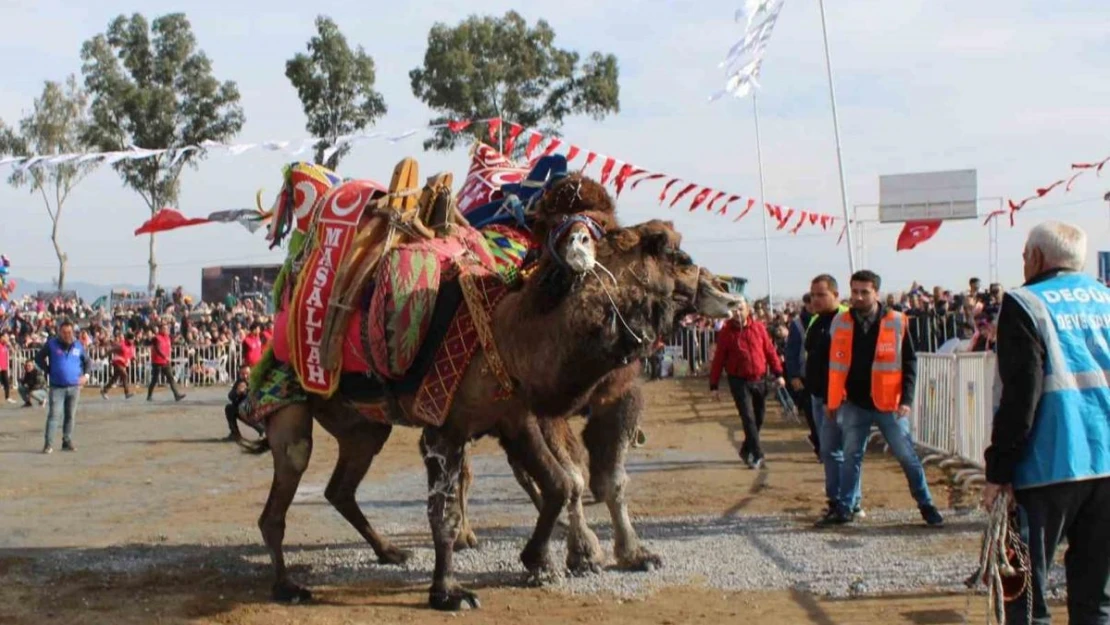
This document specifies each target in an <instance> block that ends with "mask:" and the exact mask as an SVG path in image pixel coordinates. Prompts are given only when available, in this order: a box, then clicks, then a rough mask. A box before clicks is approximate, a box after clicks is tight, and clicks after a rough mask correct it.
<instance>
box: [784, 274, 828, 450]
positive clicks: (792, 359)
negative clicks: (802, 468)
mask: <svg viewBox="0 0 1110 625" xmlns="http://www.w3.org/2000/svg"><path fill="white" fill-rule="evenodd" d="M812 317H813V309H812V307H811V299H810V294H809V293H806V294H805V295H803V296H802V310H801V312H800V313H799V314H798V315H797V316H796V317H794V319H793V321H791V322H790V329H789V330H788V335H787V338H786V358H785V361H786V378H787V379H788V380H790V396H791V399H793V400H794V405H795V406H797V407H798V410H801V411H802V415H804V416H805V420H806V425H808V426H809V436H808V437H807V438H808V440H809V445H810V447H812V448H813V453H815V454H817V458H818V459H820V458H821V443H820V441H819V440H818V438H817V427H816V425H815V424H814V421H813V408H812V406H811V402H810V397H809V392H808V391H806V387H805V362H806V349H805V337H806V328H808V327H809V322H810V319H811V318H812Z"/></svg>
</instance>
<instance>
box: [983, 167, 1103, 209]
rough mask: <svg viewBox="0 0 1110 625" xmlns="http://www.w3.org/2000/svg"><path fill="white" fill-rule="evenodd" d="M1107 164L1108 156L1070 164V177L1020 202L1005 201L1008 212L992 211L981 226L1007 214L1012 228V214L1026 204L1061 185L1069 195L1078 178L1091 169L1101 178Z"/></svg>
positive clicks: (1039, 190)
mask: <svg viewBox="0 0 1110 625" xmlns="http://www.w3.org/2000/svg"><path fill="white" fill-rule="evenodd" d="M1107 163H1110V156H1108V157H1106V158H1104V159H1102V160H1101V161H1094V162H1089V163H1072V164H1071V170H1072V171H1073V172H1075V173H1073V174H1072V175H1071V176H1070V177H1068V178H1062V179H1059V180H1056V181H1055V182H1053V183H1052V184H1049V185H1047V186H1044V187H1040V188H1038V189H1036V190H1035V191H1033V195H1030V196H1028V197H1025V198H1023V199H1021V200H1018V201H1014V200H1013V199H1007V200H1006V206H1007V208H1008V209H1009V210H1008V211H1007V210H996V211H992V212H991V213H990V214H989V215H987V218H986V219H985V220H984V221H983V225H987V224H989V223H990V221H991V220H992V219H995V218H997V217H1001V216H1002V215H1005V214H1007V213H1009V216H1010V226H1013V225H1014V213H1016V212H1018V211H1019V210H1021V209H1022V208H1024V207H1025V205H1026V204H1028V203H1029V202H1031V201H1033V200H1037V199H1040V198H1042V197H1044V196H1046V195H1048V194H1049V193H1051V192H1052V191H1053V190H1054V189H1056V188H1057V187H1060V186H1061V185H1063V187H1064V193H1071V190H1072V188H1073V187H1074V186H1075V181H1076V180H1077V179H1078V178H1079V177H1080V176H1082V175H1083V174H1085V173H1086V172H1087V171H1089V170H1092V169H1093V170H1095V176H1101V175H1102V168H1103V167H1105V166H1106V164H1107Z"/></svg>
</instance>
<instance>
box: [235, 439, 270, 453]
mask: <svg viewBox="0 0 1110 625" xmlns="http://www.w3.org/2000/svg"><path fill="white" fill-rule="evenodd" d="M236 442H238V443H239V446H240V447H242V448H243V452H244V453H248V454H251V455H252V456H261V455H262V454H264V453H266V452H268V451H270V439H268V438H260V439H258V440H256V441H248V440H246V439H242V438H241V439H239V440H238V441H236Z"/></svg>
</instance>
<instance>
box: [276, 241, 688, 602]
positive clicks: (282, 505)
mask: <svg viewBox="0 0 1110 625" xmlns="http://www.w3.org/2000/svg"><path fill="white" fill-rule="evenodd" d="M679 243H680V237H679V236H678V234H677V233H676V232H674V230H673V229H672V228H670V227H669V226H667V225H666V224H664V223H663V222H659V221H653V222H647V223H645V224H641V225H638V226H635V227H630V228H621V229H617V230H614V231H611V232H609V233H607V234H606V235H605V236H604V237H603V238H602V239H601V240H599V241H598V242H597V252H596V262H597V263H598V264H599V265H601V266H603V267H605V268H606V270H607V271H608V272H609V274H610V275H608V276H603V275H601V274H591V275H589V276H586V277H585V278H581V279H580V278H568V277H567V276H566V274H565V272H563V271H562V269H561V264H562V263H561V261H557V260H555V259H553V258H552V256H553V251H552V250H545V252H544V254H543V257H542V258H541V260H540V261H539V263H538V269H536V271H535V273H534V274H532V275H531V276H530V277H529V278H528V279H526V280H524V282H523V284H522V286H520V287H519V288H518V289H517V290H515V291H512V292H510V293H508V294H507V295H505V297H504V298H503V299H502V300H501V302H500V303H499V304H498V305H497V306H496V308H495V309H494V310H493V312H492V315H491V321H492V334H493V339H494V345H496V351H497V352H499V355H500V360H501V361H502V362H503V365H504V367H505V369H506V371H507V372H508V374H509V375H510V376H511V379H512V381H513V387H512V389H511V394H509V395H508V396H507V397H504V398H502V399H498V400H496V401H491V398H493V397H495V396H497V394H498V392H499V390H500V389H499V382H498V381H497V380H496V379H494V376H490V375H489V373H488V369H487V367H488V366H489V364H490V362H491V357H492V354H487V353H486V352H485V351H484V350H481V349H479V352H478V353H477V354H476V356H475V357H474V359H473V360H472V361H471V363H470V365H469V366H468V368H467V369H466V372H465V374H464V375H463V378H462V383H461V386H460V389H459V391H458V392H457V394H456V395H455V397H454V400H453V404H452V407H451V409H450V411H449V413H448V415H447V418H446V421H445V422H444V423H443V424H442V425H441V426H439V427H425V428H424V432H423V436H422V437H421V445H420V447H421V452H422V455H423V457H424V461H425V466H426V468H427V470H428V484H429V500H428V516H429V523H430V525H431V529H432V536H433V541H434V543H435V551H436V567H435V573H434V579H433V581H432V585H431V588H430V589H429V604H430V605H431V606H432V607H433V608H436V609H445V610H456V609H458V608H460V607H461V606H462V605H464V604H467V605H470V606H472V607H477V606H478V599H477V596H476V595H475V594H474V593H473V592H471V591H469V590H467V589H464V588H463V587H462V586H460V585H459V584H458V582H457V581H455V579H454V577H453V575H452V555H453V546H454V544H455V542H456V539H457V535H458V532H459V529H460V522H461V510H460V499H459V496H458V484H459V474H460V471H461V465H462V458H463V453H464V449H465V445H466V443H467V441H468V440H470V439H472V438H473V437H475V436H477V435H479V434H482V433H485V432H489V431H491V430H494V429H496V430H497V431H498V432H500V433H501V434H502V435H503V436H505V439H506V441H507V444H506V448H507V451H509V453H510V454H511V455H512V456H513V458H514V461H515V462H517V463H518V464H519V465H520V466H523V467H525V468H526V469H527V471H528V473H529V476H530V477H531V478H532V479H534V480H536V482H537V483H538V485H539V488H540V491H541V493H542V498H543V502H544V505H543V509H542V511H541V514H540V518H539V520H538V522H537V524H536V528H535V531H534V533H533V536H532V538H531V540H530V541H529V542H528V545H527V546H526V547H525V549H524V550H523V552H522V553H521V560H522V562H523V563H524V565H525V568H526V569H528V570H529V571H530V572H533V573H537V574H542V573H544V572H548V571H554V570H556V569H555V567H554V566H553V565H552V563H551V562H550V554H549V551H548V542H549V540H550V536H551V532H552V530H553V528H554V525H555V521H556V519H557V517H558V515H559V513H560V512H561V510H562V509H563V507H564V506H565V505H566V503H567V500H568V496H569V495H568V493H570V492H571V490H572V488H573V486H572V485H571V484H569V483H568V478H567V475H566V473H565V471H564V470H563V469H562V466H563V465H562V463H561V462H560V460H559V459H558V458H557V457H556V455H555V454H554V453H553V452H552V451H551V450H550V449H549V448H548V446H547V445H546V443H545V442H544V437H543V434H542V432H541V431H540V426H539V423H538V422H537V421H536V420H534V419H530V418H528V417H529V415H530V414H535V415H537V416H538V417H540V418H541V419H542V418H544V417H559V416H563V415H567V414H571V413H573V412H575V411H577V410H579V409H580V408H581V407H583V406H584V405H585V403H586V402H587V400H588V399H589V398H591V397H592V396H594V395H595V394H596V392H597V389H598V386H599V383H600V382H601V381H602V380H604V379H605V378H606V377H607V376H609V375H610V374H611V373H613V372H614V371H617V370H619V369H622V368H624V367H626V366H627V364H628V363H629V362H633V361H635V360H638V358H639V357H640V356H642V355H643V354H644V353H645V349H646V348H647V346H649V345H650V344H651V343H652V342H653V341H654V340H655V338H656V337H657V336H661V335H664V334H667V333H669V332H670V330H671V327H672V325H673V319H674V308H675V297H676V294H677V295H678V296H680V297H686V298H694V297H696V296H697V292H698V278H699V276H700V272H699V271H698V269H697V268H696V267H693V266H692V265H691V264H690V263H689V258H688V257H686V256H685V255H684V254H683V253H682V252H681V250H679V249H678V245H679ZM691 267H693V270H692V271H691ZM556 274H558V275H556ZM552 276H555V277H552ZM553 293H554V294H553ZM412 402H413V396H412V395H411V394H401V395H398V396H395V397H390V402H389V413H390V414H389V421H390V422H392V423H409V424H411V423H413V422H414V419H413V418H412V414H411V412H410V411H411V408H412ZM314 419H315V421H317V422H319V423H320V425H321V426H322V427H323V428H324V429H325V430H326V431H328V432H329V433H331V434H332V435H333V436H336V438H338V439H339V444H340V455H339V459H338V461H337V465H336V469H335V472H334V473H333V475H332V478H331V480H330V481H329V484H328V486H327V488H326V490H325V497H326V498H327V499H328V501H329V502H331V503H332V504H333V505H334V506H335V507H336V509H337V510H338V511H339V512H340V513H341V514H342V515H343V516H344V517H345V518H346V519H347V520H348V522H350V523H351V524H352V525H353V526H354V527H355V528H356V530H358V531H359V533H360V534H361V535H362V536H363V537H364V538H365V539H366V540H367V542H368V543H369V544H370V545H371V548H373V549H374V551H375V553H376V555H377V556H378V557H379V559H380V560H381V561H383V562H386V563H401V562H404V561H405V559H406V558H407V557H408V554H407V553H406V552H404V551H403V550H400V549H398V548H396V547H395V546H394V545H392V544H391V543H390V542H389V541H387V540H386V539H384V538H382V537H381V536H380V535H378V534H377V533H376V532H375V531H374V529H373V528H372V526H371V525H370V523H369V522H368V521H367V520H366V518H365V516H364V515H363V514H362V512H361V510H360V509H359V507H358V505H357V504H356V502H355V498H354V494H355V490H356V488H357V487H358V484H359V482H360V481H361V480H362V479H363V477H364V476H365V475H366V473H367V471H368V469H369V467H370V464H371V462H372V460H373V457H374V456H375V455H376V454H377V453H378V452H379V451H380V449H381V447H382V445H384V444H385V442H386V440H387V439H388V437H389V434H390V432H391V430H392V425H389V424H387V423H376V422H372V421H368V420H367V419H366V418H365V417H363V416H362V415H361V414H360V413H358V412H357V411H356V410H354V409H353V407H352V404H350V403H349V402H348V401H347V400H346V399H345V398H343V397H342V396H339V395H336V396H333V397H331V398H328V399H324V398H322V397H319V396H309V398H308V401H306V402H300V403H292V404H289V405H287V406H284V407H283V408H281V409H280V410H278V411H277V412H276V413H274V414H273V415H272V416H270V418H269V419H268V420H267V424H266V440H267V441H268V447H269V448H270V449H271V450H272V453H273V462H274V479H273V484H272V486H271V491H270V496H269V498H268V500H267V503H266V506H265V508H264V510H263V512H262V515H261V517H260V519H259V527H260V530H261V532H262V536H263V540H264V541H265V543H266V545H267V547H268V549H269V551H270V555H271V560H272V563H273V566H274V572H275V582H274V585H273V596H274V598H275V599H277V600H280V601H302V600H307V599H309V598H310V597H311V593H310V592H309V591H308V590H306V589H304V588H302V587H300V586H298V585H296V584H295V583H293V582H292V581H291V580H290V579H289V576H288V573H287V571H286V567H285V562H284V555H283V550H282V542H283V539H284V530H285V516H286V512H287V510H288V507H289V505H290V503H291V502H292V499H293V496H294V494H295V492H296V489H297V485H298V484H299V482H300V478H301V475H302V474H303V472H304V470H305V468H306V467H307V465H308V461H309V458H310V456H311V450H312V425H313V420H314ZM618 421H619V420H618Z"/></svg>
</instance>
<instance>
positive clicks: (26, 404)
mask: <svg viewBox="0 0 1110 625" xmlns="http://www.w3.org/2000/svg"><path fill="white" fill-rule="evenodd" d="M20 407H21V408H30V407H31V402H29V401H25V402H23V405H22V406H20Z"/></svg>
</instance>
